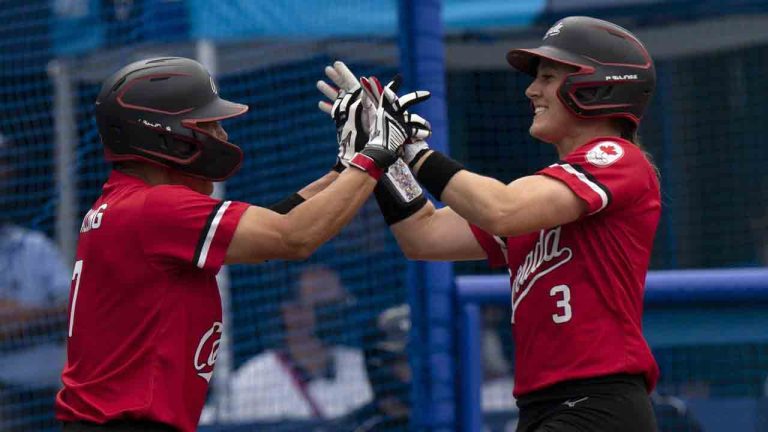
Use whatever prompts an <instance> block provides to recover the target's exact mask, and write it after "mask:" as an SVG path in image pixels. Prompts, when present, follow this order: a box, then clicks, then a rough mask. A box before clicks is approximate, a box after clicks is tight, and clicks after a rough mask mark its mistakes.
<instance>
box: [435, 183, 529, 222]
mask: <svg viewBox="0 0 768 432" xmlns="http://www.w3.org/2000/svg"><path fill="white" fill-rule="evenodd" d="M507 188H508V186H507V185H505V184H504V183H502V182H500V181H498V180H496V179H493V178H490V177H484V176H481V175H478V174H474V173H471V172H469V171H466V170H464V171H460V172H459V173H457V174H456V175H455V176H453V178H452V179H451V181H450V182H448V185H447V186H446V188H445V190H444V191H443V195H442V197H441V198H442V201H443V202H444V203H446V204H447V205H449V206H450V207H451V208H452V209H453V210H454V211H455V212H456V213H458V214H459V215H461V216H462V217H463V218H464V219H466V220H468V221H469V222H472V223H473V224H475V225H477V226H479V227H481V228H483V229H486V230H491V229H492V228H493V226H494V225H495V223H496V222H498V221H499V220H500V219H502V218H507V217H510V216H511V215H512V214H513V213H514V206H511V205H507V204H509V203H507V199H506V197H507V196H508V194H509V191H508V189H507Z"/></svg>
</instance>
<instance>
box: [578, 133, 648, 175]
mask: <svg viewBox="0 0 768 432" xmlns="http://www.w3.org/2000/svg"><path fill="white" fill-rule="evenodd" d="M565 162H567V163H572V164H578V165H580V166H582V167H584V168H586V169H588V170H590V171H592V170H596V171H603V170H607V171H611V170H615V169H619V170H627V169H630V170H642V171H645V170H652V169H653V167H652V165H651V162H650V161H649V159H648V156H647V155H646V153H645V152H644V151H643V150H642V149H640V147H638V146H637V145H635V144H633V143H631V142H629V141H627V140H624V139H621V138H618V137H605V138H597V139H594V140H592V141H590V142H588V143H587V144H585V145H583V146H581V147H579V148H578V149H576V150H575V151H573V152H572V153H571V154H569V155H568V156H567V157H566V158H565Z"/></svg>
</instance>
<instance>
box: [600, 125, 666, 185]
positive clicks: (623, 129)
mask: <svg viewBox="0 0 768 432" xmlns="http://www.w3.org/2000/svg"><path fill="white" fill-rule="evenodd" d="M612 121H613V124H614V126H616V128H618V129H619V136H620V137H621V138H623V139H625V140H627V141H629V142H631V143H632V144H634V145H635V146H637V148H639V149H640V151H641V152H643V154H644V155H645V159H647V160H648V163H649V164H651V167H653V170H654V171H655V172H656V177H658V178H659V179H661V171H659V167H657V166H656V162H654V160H653V155H652V154H651V153H649V152H648V150H647V149H646V148H645V146H644V145H643V143H642V141H641V140H640V135H638V133H637V126H635V124H634V123H632V122H631V121H629V120H627V119H623V118H617V119H613V120H612Z"/></svg>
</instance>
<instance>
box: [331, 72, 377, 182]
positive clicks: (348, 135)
mask: <svg viewBox="0 0 768 432" xmlns="http://www.w3.org/2000/svg"><path fill="white" fill-rule="evenodd" d="M325 75H326V76H327V77H328V79H330V80H331V82H333V84H335V85H336V86H337V87H334V86H332V85H330V84H328V83H326V82H325V81H322V80H320V81H318V82H317V89H318V90H320V92H321V93H323V95H325V96H326V97H327V98H328V99H329V100H328V101H320V102H318V107H319V108H320V110H321V111H323V112H325V113H327V114H329V115H330V116H331V118H333V121H334V123H335V124H336V141H337V143H338V145H339V149H338V154H337V156H338V158H337V161H336V165H335V166H334V169H335V170H336V171H342V170H343V169H344V168H345V167H347V166H348V165H349V160H350V159H352V156H354V154H355V153H357V152H358V151H360V150H362V149H363V147H365V144H366V143H367V142H368V130H369V128H370V124H371V122H372V119H373V118H374V117H375V106H374V104H373V102H372V101H371V100H370V99H367V98H362V97H361V92H362V88H361V86H360V83H359V82H358V80H357V78H356V77H355V75H354V74H353V73H352V71H350V70H349V68H348V67H347V66H346V65H345V64H344V63H343V62H340V61H336V62H334V63H333V66H326V67H325Z"/></svg>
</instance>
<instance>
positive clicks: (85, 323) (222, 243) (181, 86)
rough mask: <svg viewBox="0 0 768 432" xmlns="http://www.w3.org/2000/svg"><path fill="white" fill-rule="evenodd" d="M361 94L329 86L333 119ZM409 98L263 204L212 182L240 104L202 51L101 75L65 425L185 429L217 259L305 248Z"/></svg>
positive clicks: (235, 161)
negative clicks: (374, 132) (97, 170)
mask: <svg viewBox="0 0 768 432" xmlns="http://www.w3.org/2000/svg"><path fill="white" fill-rule="evenodd" d="M359 95H360V92H357V93H356V94H350V93H348V92H339V94H338V100H337V102H338V103H337V104H336V106H335V109H334V119H336V120H338V121H337V127H338V128H342V127H343V128H345V130H347V131H350V130H353V129H354V128H355V124H356V122H355V120H356V119H355V118H354V117H355V116H347V115H346V114H345V110H347V109H348V108H351V107H352V106H353V105H354V104H355V103H357V102H358V101H359V99H360V98H359ZM426 97H428V95H426V96H425V94H424V93H422V94H420V95H418V96H414V97H413V98H411V99H410V104H414V103H418V102H419V101H421V100H423V99H425V98H426ZM407 105H409V103H405V104H402V105H400V104H398V106H397V107H395V106H393V105H392V104H391V103H388V102H387V100H384V99H382V101H381V102H380V103H379V107H378V110H377V112H376V113H375V115H374V120H373V121H376V122H380V123H384V122H386V123H387V125H386V126H380V127H388V128H399V129H398V130H397V132H398V133H391V134H387V136H386V138H382V137H378V139H372V140H371V141H370V142H367V143H366V142H365V141H363V144H362V146H363V148H362V149H361V151H360V152H359V153H357V154H354V155H352V154H344V155H342V154H341V153H340V156H345V157H347V156H349V159H347V160H345V161H343V162H344V163H343V164H342V166H341V169H337V170H334V171H332V172H331V173H329V174H327V175H326V176H324V177H322V178H321V179H320V180H318V181H317V182H315V183H313V184H311V185H309V186H308V187H306V188H305V189H303V190H302V191H300V192H299V194H294V195H293V196H291V197H289V198H288V199H286V200H284V201H283V202H281V203H278V204H277V205H275V206H273V207H272V208H271V209H268V208H262V207H257V206H253V205H249V204H246V203H243V202H235V201H221V200H217V199H214V198H211V197H210V196H209V195H210V194H211V193H212V191H213V183H212V182H213V181H218V180H223V179H226V178H228V177H229V176H231V175H232V174H233V173H234V172H235V171H236V170H237V168H238V167H239V166H240V162H241V160H242V151H241V150H240V149H239V148H238V147H237V146H235V145H234V144H231V143H229V142H228V141H227V138H228V137H227V134H226V132H225V131H224V129H223V128H222V127H221V125H220V124H219V121H220V120H223V119H227V118H231V117H235V116H239V115H241V114H243V113H245V111H246V110H247V107H246V106H245V105H240V104H236V103H232V102H229V101H226V100H223V99H221V98H220V97H219V95H218V89H217V88H216V85H215V83H214V81H213V79H212V78H211V76H210V75H209V73H208V71H206V70H205V68H203V67H202V66H201V65H200V64H199V63H197V62H195V61H193V60H189V59H185V58H177V57H171V58H157V59H149V60H142V61H139V62H135V63H132V64H130V65H128V66H126V67H125V68H123V69H121V70H120V71H118V72H117V73H115V74H114V75H113V76H112V77H110V78H109V79H107V80H106V81H105V83H104V85H103V87H102V90H101V92H100V94H99V96H98V99H97V101H96V120H97V123H98V127H99V133H100V135H101V139H102V143H103V144H104V150H105V155H106V158H107V160H109V161H111V162H114V163H115V165H114V169H113V171H112V173H111V175H110V177H109V179H108V180H107V182H106V184H105V185H104V188H103V192H102V195H101V196H100V197H99V199H98V200H97V201H96V202H95V203H94V204H93V206H92V208H91V209H90V211H89V212H88V213H87V214H86V216H85V218H84V219H83V223H82V226H81V228H80V238H79V242H78V246H77V252H76V258H75V260H76V262H75V268H74V273H73V276H72V285H71V294H70V309H69V334H68V336H69V337H68V346H67V363H66V366H65V368H64V371H63V374H62V381H63V384H64V388H63V389H62V390H61V391H60V392H59V394H58V396H57V399H56V412H57V418H58V419H60V420H61V421H62V422H63V424H64V430H65V431H91V430H93V431H100V430H180V431H193V430H195V429H196V427H197V423H198V419H199V416H200V413H201V410H202V408H203V404H204V401H205V395H206V391H207V388H208V384H209V382H210V380H211V376H212V374H213V368H214V364H215V363H216V356H217V350H218V346H219V340H220V337H221V334H222V332H223V329H224V325H225V323H223V322H222V310H221V301H220V297H219V291H218V287H217V284H216V278H215V277H216V273H217V272H218V271H219V269H220V268H221V266H222V265H223V264H227V263H257V262H261V261H264V260H267V259H305V258H306V257H307V256H308V255H310V254H311V253H312V252H313V251H314V250H315V249H316V248H317V247H319V246H320V245H321V244H322V243H323V242H325V241H326V240H328V239H329V238H330V237H331V236H333V235H335V234H336V233H337V232H338V231H339V230H340V229H341V228H342V226H344V225H345V224H346V223H347V222H348V221H349V220H350V219H351V218H352V216H353V215H354V213H355V212H356V211H357V209H358V208H359V207H360V206H361V205H362V204H363V202H364V201H365V200H366V198H367V197H368V196H369V195H370V193H371V192H372V191H373V188H374V186H375V185H376V180H377V179H378V177H379V176H380V175H381V173H382V172H383V171H384V170H386V169H387V167H388V166H389V164H391V163H393V162H395V161H396V160H397V156H396V154H397V151H398V149H399V147H400V146H401V145H402V144H403V141H404V140H405V138H407V136H408V135H409V134H410V126H408V124H407V122H405V120H404V115H403V113H404V111H405V109H406V108H407ZM342 117H343V118H344V119H345V120H346V119H347V117H349V124H348V122H346V121H341V120H340V119H341V118H342ZM348 165H352V166H354V168H352V169H343V168H344V167H346V166H348ZM337 171H343V172H341V173H339V172H337Z"/></svg>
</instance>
